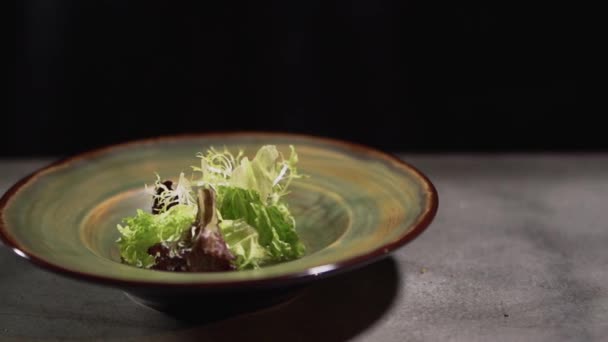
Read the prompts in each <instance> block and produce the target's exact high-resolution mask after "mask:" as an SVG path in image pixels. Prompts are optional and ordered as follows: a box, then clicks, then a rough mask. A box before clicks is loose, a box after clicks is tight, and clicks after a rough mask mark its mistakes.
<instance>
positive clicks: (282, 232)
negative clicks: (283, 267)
mask: <svg viewBox="0 0 608 342" xmlns="http://www.w3.org/2000/svg"><path fill="white" fill-rule="evenodd" d="M218 202H219V205H218V207H219V209H220V213H221V216H222V218H223V219H227V220H237V219H243V220H245V222H247V224H248V225H250V226H251V227H254V228H255V229H256V230H257V232H258V234H259V242H260V244H261V245H262V246H264V247H265V248H266V249H267V250H268V253H269V254H270V257H271V259H272V260H273V261H285V260H291V259H295V258H298V257H301V256H302V255H303V254H304V249H305V248H304V245H303V244H302V242H300V239H299V238H298V235H297V233H296V230H295V219H294V218H293V216H292V215H291V214H290V213H289V210H288V209H287V206H286V204H283V203H277V204H270V205H267V204H265V203H264V201H262V199H261V197H260V195H259V193H258V192H256V191H254V190H251V189H250V190H245V189H241V188H235V187H225V186H224V187H220V188H219V192H218Z"/></svg>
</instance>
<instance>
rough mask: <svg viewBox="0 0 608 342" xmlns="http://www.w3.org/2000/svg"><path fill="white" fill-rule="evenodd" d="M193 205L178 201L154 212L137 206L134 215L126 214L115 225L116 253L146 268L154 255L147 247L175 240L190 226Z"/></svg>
mask: <svg viewBox="0 0 608 342" xmlns="http://www.w3.org/2000/svg"><path fill="white" fill-rule="evenodd" d="M196 212H197V207H196V205H195V206H191V205H183V204H179V205H176V206H173V207H171V208H170V209H168V210H167V211H165V212H163V213H160V214H158V215H153V214H151V213H147V212H144V211H143V210H137V215H135V216H133V217H127V218H125V219H124V220H123V224H124V226H123V225H120V224H119V225H118V226H117V228H118V231H119V232H120V234H121V236H120V238H119V239H118V246H119V248H120V255H121V257H122V259H123V261H124V262H126V263H128V264H130V265H134V266H137V267H144V268H148V267H151V266H152V265H153V264H154V257H153V256H152V255H150V254H148V248H150V247H151V246H153V245H155V244H157V243H159V242H177V241H179V240H180V239H181V238H182V236H183V235H184V232H185V231H188V230H189V229H190V227H192V223H193V222H194V220H195V218H196Z"/></svg>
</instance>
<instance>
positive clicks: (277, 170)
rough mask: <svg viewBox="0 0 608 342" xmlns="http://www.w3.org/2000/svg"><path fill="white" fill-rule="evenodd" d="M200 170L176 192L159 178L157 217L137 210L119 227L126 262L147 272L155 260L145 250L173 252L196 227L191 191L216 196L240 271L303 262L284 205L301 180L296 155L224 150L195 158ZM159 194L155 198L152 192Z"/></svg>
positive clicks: (183, 180) (180, 182)
mask: <svg viewBox="0 0 608 342" xmlns="http://www.w3.org/2000/svg"><path fill="white" fill-rule="evenodd" d="M197 157H198V158H200V166H193V167H192V169H193V171H194V174H193V175H192V177H190V179H187V178H186V177H185V176H184V174H183V173H182V174H180V176H179V179H178V181H177V183H176V184H175V187H174V188H168V187H167V186H165V185H164V184H163V182H161V178H160V176H159V175H157V179H156V183H155V187H154V189H153V190H151V191H150V193H151V195H152V196H153V198H154V199H155V201H157V202H158V203H159V206H160V214H158V215H152V214H149V213H146V212H143V211H141V210H138V211H137V215H136V216H134V217H128V218H125V219H124V220H123V225H118V231H119V232H120V234H121V237H120V238H119V240H118V245H119V247H120V253H121V257H122V259H123V261H124V262H126V263H128V264H131V265H135V266H138V267H151V266H153V265H154V261H155V259H154V257H153V256H151V255H149V254H148V253H147V251H148V248H149V247H151V246H152V245H154V244H157V243H159V242H163V243H167V245H172V246H175V245H176V244H175V243H172V242H177V241H179V240H180V239H183V237H184V232H186V231H188V230H189V229H190V228H191V227H192V224H193V223H194V221H195V218H196V213H197V205H196V202H195V201H194V197H195V196H194V193H195V190H196V189H197V188H199V187H211V188H213V189H214V190H215V191H216V194H217V198H216V201H217V203H216V208H217V210H218V214H219V215H218V216H219V217H220V223H219V226H220V229H221V233H222V235H223V237H224V240H225V242H226V244H227V246H228V248H229V249H230V250H231V252H232V253H233V254H234V255H235V256H236V261H235V264H236V266H237V268H238V269H247V268H258V267H259V266H261V265H263V264H266V263H270V262H280V261H286V260H292V259H295V258H298V257H301V256H302V255H303V254H304V252H305V247H304V245H303V244H302V242H301V241H300V239H299V237H298V234H297V233H296V222H295V219H294V217H293V216H292V215H291V214H290V212H289V209H288V207H287V205H286V204H285V202H284V201H283V196H285V195H286V194H288V187H289V185H290V183H291V182H292V181H293V180H294V179H297V178H300V177H302V176H301V175H300V174H299V173H298V170H297V168H296V164H297V162H298V155H297V153H296V151H295V148H294V147H293V146H290V155H289V158H287V159H285V158H284V157H283V155H282V154H281V153H280V152H279V151H278V150H277V148H276V146H273V145H266V146H262V147H261V148H260V149H259V150H258V151H257V153H256V155H255V156H254V158H253V159H251V160H249V158H247V157H246V156H244V154H243V152H239V153H238V154H236V155H234V154H232V153H231V152H230V151H228V150H227V149H226V148H224V149H223V150H217V149H214V148H210V149H209V150H208V151H207V152H206V153H205V154H203V153H199V154H197ZM157 189H162V191H161V192H160V193H159V192H157V191H156V190H157Z"/></svg>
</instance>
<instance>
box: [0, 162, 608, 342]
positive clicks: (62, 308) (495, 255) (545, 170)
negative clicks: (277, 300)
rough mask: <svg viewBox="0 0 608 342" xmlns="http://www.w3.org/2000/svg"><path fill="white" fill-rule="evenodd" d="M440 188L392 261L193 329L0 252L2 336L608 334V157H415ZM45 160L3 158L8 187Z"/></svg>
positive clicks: (502, 337)
mask: <svg viewBox="0 0 608 342" xmlns="http://www.w3.org/2000/svg"><path fill="white" fill-rule="evenodd" d="M403 158H404V159H406V160H407V161H409V162H411V163H413V164H414V165H416V166H418V167H419V168H420V169H421V170H422V171H423V172H425V173H426V174H427V175H428V176H429V177H430V178H431V179H432V181H433V182H434V183H435V185H436V186H437V189H438V191H439V198H440V205H439V213H438V216H437V217H436V219H435V221H434V223H433V224H432V225H431V227H430V228H429V229H428V230H427V231H426V232H425V233H424V234H422V235H421V236H420V237H419V238H418V239H416V240H414V241H413V242H412V243H411V244H409V245H407V246H405V247H404V248H402V249H400V250H399V251H398V252H396V253H394V254H393V255H392V257H391V258H388V259H386V260H384V261H381V262H378V263H375V264H373V265H370V266H367V267H365V268H362V269H359V270H355V271H353V272H350V273H346V274H343V275H339V276H335V277H331V278H329V279H326V280H324V281H321V282H319V283H318V284H316V285H314V286H311V287H310V288H308V289H306V290H304V291H303V292H302V293H301V294H300V295H299V296H297V297H296V298H295V299H293V300H292V301H290V302H288V303H285V304H281V305H279V306H276V307H272V308H269V309H265V310H262V311H259V312H255V313H250V314H244V315H239V316H233V317H229V318H225V319H221V320H215V321H206V322H200V321H199V322H196V321H195V320H194V321H190V320H189V321H184V320H179V319H177V318H174V317H172V316H168V315H165V314H162V313H159V312H156V311H153V310H150V309H148V308H145V307H142V306H139V305H137V304H134V303H133V302H131V301H130V300H129V299H127V298H126V297H125V296H124V295H123V293H122V292H120V291H118V290H116V289H112V288H105V287H100V286H95V285H91V284H85V283H81V282H78V281H74V280H71V279H67V278H64V277H62V276H58V275H55V274H51V273H49V272H46V271H43V270H41V269H39V268H36V267H33V266H31V265H30V264H29V263H27V262H26V261H24V260H22V259H20V258H18V257H16V256H14V255H13V254H12V253H11V252H10V251H8V250H7V249H6V248H2V249H1V250H0V340H1V341H7V340H8V341H12V340H21V339H57V340H63V339H67V338H74V339H83V340H104V341H106V340H142V341H144V340H145V341H172V340H201V341H202V340H204V341H233V340H234V341H238V340H241V341H326V340H327V341H342V340H354V341H422V340H431V341H442V340H456V341H513V340H525V341H557V340H560V341H562V340H563V341H592V340H595V341H600V340H604V341H606V340H608V220H607V219H606V217H607V215H608V154H586V155H500V156H492V155H409V156H403ZM47 162H48V160H29V161H27V160H26V161H15V160H4V161H0V191H1V192H4V191H5V190H6V189H7V188H8V187H9V186H10V185H11V184H13V183H14V182H15V181H16V180H17V179H18V178H20V177H22V176H24V175H25V174H27V173H28V172H30V171H31V170H33V169H35V168H37V167H40V166H42V165H43V164H45V163H47Z"/></svg>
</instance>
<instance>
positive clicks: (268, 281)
mask: <svg viewBox="0 0 608 342" xmlns="http://www.w3.org/2000/svg"><path fill="white" fill-rule="evenodd" d="M235 137H254V138H255V137H259V138H264V137H274V138H281V137H282V138H290V137H291V138H299V139H306V140H311V141H316V142H320V143H323V144H326V145H333V146H339V147H342V148H346V149H348V150H352V151H354V152H356V154H359V155H361V154H363V155H372V156H374V157H376V158H380V159H383V160H384V161H388V162H391V163H392V164H393V165H397V166H398V167H400V168H403V169H406V170H407V171H410V172H412V173H414V174H415V175H416V176H417V177H418V178H419V179H421V180H422V182H423V185H424V188H425V189H426V190H427V191H428V195H429V196H428V200H427V203H426V204H425V206H424V207H423V208H425V209H426V210H425V211H423V212H422V214H421V216H420V218H419V219H418V220H417V221H416V222H414V223H413V224H412V225H413V227H412V228H411V229H410V230H409V231H408V232H407V233H406V234H404V235H403V236H401V237H400V238H399V239H397V240H395V241H393V242H390V243H385V244H382V245H380V246H378V247H377V248H375V249H372V250H370V251H368V252H366V253H364V254H362V255H358V256H354V257H351V258H347V259H344V260H341V261H339V262H336V263H331V264H325V265H320V266H315V267H312V268H307V269H304V270H298V271H295V272H290V273H288V274H284V275H279V276H271V277H262V278H257V279H237V280H228V281H213V282H204V281H201V282H171V283H165V282H162V281H156V280H129V279H124V278H117V277H109V276H102V275H98V274H94V273H90V272H81V271H76V270H72V269H68V268H66V267H63V266H62V265H60V264H56V263H53V262H49V261H47V260H45V259H44V258H41V257H38V256H36V255H34V254H32V253H30V252H28V251H27V249H25V248H23V247H21V246H20V245H19V243H18V242H17V241H15V240H14V239H13V238H11V236H10V235H9V234H8V230H7V227H8V224H7V223H6V222H5V220H4V211H5V209H6V206H7V205H8V203H9V202H10V201H11V199H12V198H13V197H14V196H15V195H16V194H17V193H18V192H19V190H20V189H21V188H22V187H24V186H26V185H28V184H29V183H30V182H31V181H33V180H34V179H35V178H36V177H38V176H39V175H41V174H42V173H45V172H49V171H50V170H52V169H55V168H61V167H65V166H68V165H69V164H70V163H73V162H76V161H80V160H86V159H88V158H92V157H95V156H98V155H102V154H105V153H110V152H114V151H116V150H120V149H121V148H126V147H132V146H139V145H150V144H155V143H162V142H170V141H182V140H189V139H205V138H209V139H213V138H216V139H217V138H228V139H230V138H235ZM438 208H439V195H438V192H437V189H436V188H435V185H434V184H433V182H432V181H431V180H430V179H429V178H428V177H427V176H426V175H425V174H424V173H423V172H421V171H420V170H418V169H417V168H416V167H415V166H413V165H411V164H410V163H408V162H406V161H404V160H402V159H400V158H398V157H397V156H395V155H393V154H391V153H388V152H384V151H381V150H379V149H376V148H373V147H370V146H366V145H363V144H360V143H356V142H351V141H347V140H340V139H336V138H329V137H324V136H316V135H311V134H301V133H287V132H264V131H227V132H207V133H184V134H173V135H160V136H154V137H149V138H143V139H135V140H128V141H124V142H118V143H115V144H110V145H106V146H102V147H99V148H95V149H90V150H87V151H84V152H81V153H77V154H74V155H71V156H68V157H65V158H60V159H58V160H57V161H54V162H51V163H50V164H48V165H46V166H43V167H41V168H39V169H37V170H35V171H33V172H31V173H30V174H28V175H26V176H24V177H23V178H21V179H20V180H18V181H17V182H16V183H14V184H13V185H12V186H11V187H9V188H8V189H7V190H6V192H5V193H4V194H3V195H2V197H1V198H0V242H1V243H2V244H4V245H5V247H7V248H8V249H10V250H12V252H13V253H14V254H16V255H17V256H19V257H21V258H24V259H26V260H27V261H29V262H30V263H32V264H34V265H35V266H38V267H40V268H42V269H44V270H46V271H51V272H54V273H57V274H61V275H63V276H67V277H70V278H72V279H77V280H81V281H86V282H91V283H95V284H102V285H109V286H114V287H119V288H130V289H142V288H148V289H154V288H163V289H169V288H179V289H210V290H211V289H229V288H243V287H267V286H269V285H270V286H272V287H279V286H281V285H288V284H296V283H301V282H304V281H306V280H308V279H310V278H321V277H326V276H329V275H333V274H336V273H340V272H343V271H347V270H352V269H354V268H359V267H362V266H365V265H368V264H370V263H372V262H374V261H377V260H378V259H380V258H383V257H385V256H388V255H390V254H391V253H392V252H393V251H395V250H396V249H398V248H400V247H402V246H404V245H406V244H407V243H409V242H411V241H412V240H414V239H415V238H417V237H418V236H419V235H420V234H421V233H422V232H424V231H425V230H426V229H427V228H428V227H429V226H430V224H431V222H432V221H433V219H434V218H435V216H436V214H437V211H438Z"/></svg>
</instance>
